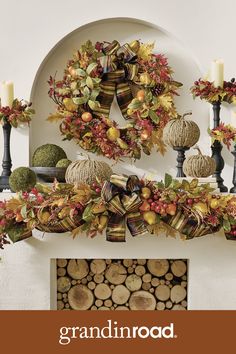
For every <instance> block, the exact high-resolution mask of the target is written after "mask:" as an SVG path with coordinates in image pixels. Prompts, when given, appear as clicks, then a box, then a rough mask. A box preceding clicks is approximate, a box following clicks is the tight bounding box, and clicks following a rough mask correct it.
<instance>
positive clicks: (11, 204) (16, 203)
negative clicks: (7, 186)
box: [6, 198, 22, 211]
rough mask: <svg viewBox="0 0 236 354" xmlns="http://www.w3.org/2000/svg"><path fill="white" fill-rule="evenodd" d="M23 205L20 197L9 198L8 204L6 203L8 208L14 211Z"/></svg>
mask: <svg viewBox="0 0 236 354" xmlns="http://www.w3.org/2000/svg"><path fill="white" fill-rule="evenodd" d="M21 206H22V201H21V200H19V199H16V198H12V199H10V200H8V201H7V204H6V207H7V209H10V210H13V211H15V210H17V209H19V207H21Z"/></svg>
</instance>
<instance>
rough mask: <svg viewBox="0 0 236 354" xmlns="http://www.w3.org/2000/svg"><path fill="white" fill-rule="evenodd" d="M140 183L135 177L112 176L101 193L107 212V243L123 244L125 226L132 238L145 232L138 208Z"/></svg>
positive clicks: (140, 202) (139, 204) (140, 201)
mask: <svg viewBox="0 0 236 354" xmlns="http://www.w3.org/2000/svg"><path fill="white" fill-rule="evenodd" d="M139 191H140V182H139V179H138V177H137V176H130V177H127V176H124V175H112V176H111V178H110V181H109V182H105V183H104V185H103V189H102V192H101V196H102V198H103V200H104V201H105V202H106V204H107V208H108V211H109V221H108V225H107V230H106V237H107V241H112V242H124V241H125V234H126V224H127V227H128V229H129V231H130V233H131V235H132V236H137V235H143V234H145V233H146V232H147V229H146V226H145V224H144V222H143V218H142V215H141V213H140V211H139V207H140V206H141V204H142V200H141V198H140V197H139Z"/></svg>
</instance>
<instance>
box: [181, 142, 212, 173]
mask: <svg viewBox="0 0 236 354" xmlns="http://www.w3.org/2000/svg"><path fill="white" fill-rule="evenodd" d="M195 149H197V150H198V154H197V155H192V156H189V157H188V158H187V159H186V160H185V161H184V164H183V171H184V173H185V175H186V176H189V177H197V178H200V177H209V176H211V175H213V173H214V172H215V169H216V163H215V160H214V159H213V158H212V157H210V156H206V155H203V154H202V153H201V150H200V149H199V148H198V147H195Z"/></svg>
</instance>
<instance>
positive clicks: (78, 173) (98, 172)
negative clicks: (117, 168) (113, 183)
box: [65, 159, 113, 185]
mask: <svg viewBox="0 0 236 354" xmlns="http://www.w3.org/2000/svg"><path fill="white" fill-rule="evenodd" d="M112 174H113V171H112V169H111V167H110V166H109V165H108V164H107V163H106V162H103V161H96V160H90V159H86V160H77V161H74V162H72V163H71V164H70V165H69V166H68V168H67V170H66V176H65V179H66V182H67V183H72V184H75V183H86V184H89V185H91V184H92V183H93V182H96V181H97V180H99V181H106V180H109V179H110V177H111V175H112Z"/></svg>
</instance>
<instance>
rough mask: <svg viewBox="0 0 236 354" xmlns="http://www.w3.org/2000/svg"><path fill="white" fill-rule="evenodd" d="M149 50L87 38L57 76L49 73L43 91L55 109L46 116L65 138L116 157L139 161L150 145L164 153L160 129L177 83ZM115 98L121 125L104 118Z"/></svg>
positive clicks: (171, 113) (172, 111)
mask: <svg viewBox="0 0 236 354" xmlns="http://www.w3.org/2000/svg"><path fill="white" fill-rule="evenodd" d="M153 48H154V44H145V43H141V42H140V41H138V40H134V41H133V42H131V43H129V44H128V43H125V44H124V45H122V46H121V45H120V44H119V42H118V41H116V40H114V41H113V42H111V43H108V42H97V43H96V44H95V45H94V44H92V42H91V41H87V42H86V43H84V44H83V45H82V46H81V48H80V49H79V50H77V51H76V53H75V54H74V56H73V59H71V60H69V61H68V63H67V66H66V69H65V71H64V76H63V79H62V80H57V79H56V77H55V76H54V77H52V76H51V77H50V79H49V81H48V83H49V86H50V88H49V92H48V93H49V97H50V98H51V99H52V100H53V101H54V102H55V103H56V105H57V110H56V113H54V114H51V115H50V116H49V117H48V120H49V121H60V131H61V134H62V135H63V136H64V140H72V139H73V140H74V141H75V142H76V143H77V144H79V146H80V147H81V148H83V149H85V150H87V151H90V152H93V153H96V154H99V155H104V156H106V157H108V158H112V159H115V160H119V159H120V158H122V157H132V158H135V159H139V158H140V157H141V152H142V151H143V152H144V153H145V154H147V155H149V154H150V153H151V150H152V148H153V147H154V146H155V147H156V148H157V151H159V152H160V153H162V154H164V152H165V145H164V143H163V141H162V132H163V128H164V126H165V125H166V123H167V122H168V121H169V120H170V119H174V118H176V117H177V116H178V114H177V111H176V108H175V105H174V101H173V100H174V96H175V95H178V94H177V90H178V88H179V87H180V86H182V84H181V83H179V82H176V81H174V80H173V78H172V73H173V72H172V69H171V68H170V66H169V65H168V61H167V58H166V57H165V56H164V55H162V54H155V53H153ZM114 98H116V99H117V103H118V105H119V108H120V110H121V113H122V115H123V117H124V118H125V120H126V121H127V124H125V125H124V126H123V127H119V126H118V124H117V122H115V121H114V120H112V119H111V118H110V117H109V116H110V109H111V105H112V102H113V100H114Z"/></svg>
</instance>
